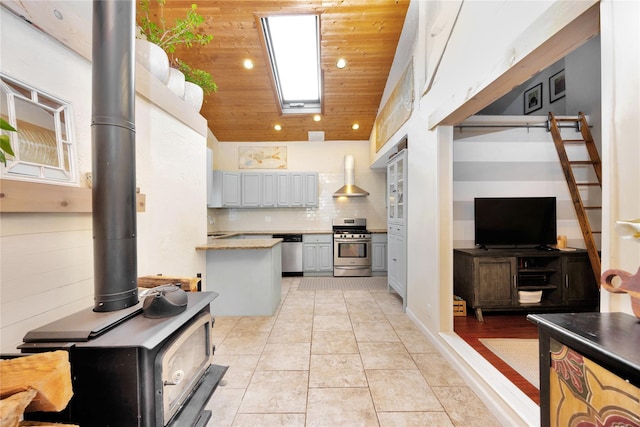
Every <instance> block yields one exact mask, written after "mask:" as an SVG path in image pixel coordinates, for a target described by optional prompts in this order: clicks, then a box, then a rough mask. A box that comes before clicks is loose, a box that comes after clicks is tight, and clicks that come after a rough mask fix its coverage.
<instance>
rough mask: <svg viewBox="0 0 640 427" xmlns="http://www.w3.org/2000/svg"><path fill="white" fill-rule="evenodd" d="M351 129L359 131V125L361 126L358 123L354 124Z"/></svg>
mask: <svg viewBox="0 0 640 427" xmlns="http://www.w3.org/2000/svg"><path fill="white" fill-rule="evenodd" d="M351 129H353V130H358V129H360V125H359V124H357V123H354V124H353V125H352V126H351Z"/></svg>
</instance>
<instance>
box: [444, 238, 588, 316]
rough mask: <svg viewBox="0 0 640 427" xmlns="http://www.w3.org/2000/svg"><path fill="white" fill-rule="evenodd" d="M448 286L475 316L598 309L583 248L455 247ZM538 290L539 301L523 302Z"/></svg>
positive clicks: (585, 252)
mask: <svg viewBox="0 0 640 427" xmlns="http://www.w3.org/2000/svg"><path fill="white" fill-rule="evenodd" d="M453 288H454V294H455V295H457V296H459V297H461V298H462V299H464V300H465V301H466V302H467V305H468V306H469V307H470V308H472V309H473V310H474V311H475V313H476V317H477V318H478V320H479V321H482V320H483V311H524V312H545V311H547V312H549V311H555V312H559V311H598V308H599V304H600V292H599V288H598V284H597V283H596V280H595V278H594V277H593V272H592V270H591V264H590V261H589V256H588V254H587V251H586V250H584V249H576V250H575V251H571V252H565V251H546V250H538V249H536V248H528V249H492V250H491V251H488V250H486V249H480V248H473V249H455V250H454V252H453ZM532 293H535V294H532ZM538 294H541V297H540V300H539V301H537V302H536V301H534V302H533V303H526V301H527V300H528V299H527V297H531V296H535V295H538ZM521 301H525V302H524V303H523V302H521Z"/></svg>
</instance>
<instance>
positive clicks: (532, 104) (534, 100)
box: [524, 83, 542, 114]
mask: <svg viewBox="0 0 640 427" xmlns="http://www.w3.org/2000/svg"><path fill="white" fill-rule="evenodd" d="M541 108H542V83H538V84H537V85H535V86H534V87H532V88H530V89H527V90H525V91H524V113H525V114H530V113H533V112H534V111H537V110H539V109H541Z"/></svg>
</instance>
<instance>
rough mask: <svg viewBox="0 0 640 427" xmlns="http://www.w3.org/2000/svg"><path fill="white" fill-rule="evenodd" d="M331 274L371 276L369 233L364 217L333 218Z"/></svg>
mask: <svg viewBox="0 0 640 427" xmlns="http://www.w3.org/2000/svg"><path fill="white" fill-rule="evenodd" d="M333 275H334V276H366V277H368V276H371V233H370V232H369V231H368V230H367V220H366V218H334V219H333Z"/></svg>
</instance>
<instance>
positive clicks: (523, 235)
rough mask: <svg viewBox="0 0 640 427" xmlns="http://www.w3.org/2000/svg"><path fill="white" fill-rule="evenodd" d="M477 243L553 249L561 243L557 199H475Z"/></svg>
mask: <svg viewBox="0 0 640 427" xmlns="http://www.w3.org/2000/svg"><path fill="white" fill-rule="evenodd" d="M474 219H475V244H476V245H477V246H482V247H490V246H493V247H540V248H545V249H546V248H549V245H552V244H555V243H556V241H557V226H556V198H555V197H481V198H476V199H474Z"/></svg>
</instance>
